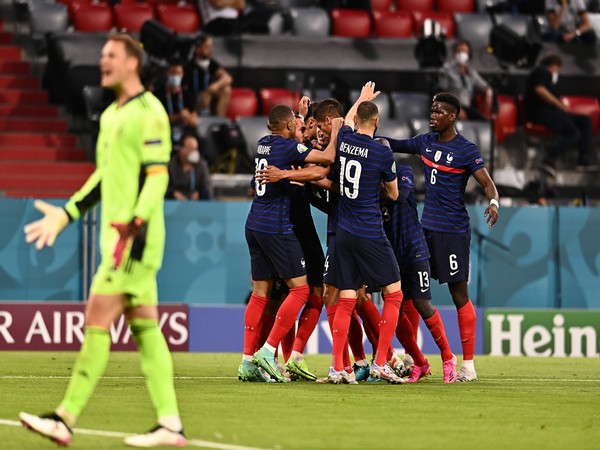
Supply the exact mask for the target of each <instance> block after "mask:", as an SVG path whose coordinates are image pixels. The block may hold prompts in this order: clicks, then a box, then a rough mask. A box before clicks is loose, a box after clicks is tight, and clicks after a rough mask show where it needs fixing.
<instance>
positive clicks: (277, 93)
mask: <svg viewBox="0 0 600 450" xmlns="http://www.w3.org/2000/svg"><path fill="white" fill-rule="evenodd" d="M258 97H259V99H260V108H261V109H260V110H261V114H263V115H265V116H267V115H268V114H269V111H271V108H272V107H273V106H275V105H280V104H281V105H287V106H289V107H290V108H292V109H293V110H294V111H295V110H296V109H298V102H299V101H300V94H299V93H298V92H294V91H290V90H288V89H283V88H263V89H260V90H259V91H258Z"/></svg>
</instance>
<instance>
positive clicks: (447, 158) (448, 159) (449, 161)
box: [446, 152, 454, 165]
mask: <svg viewBox="0 0 600 450" xmlns="http://www.w3.org/2000/svg"><path fill="white" fill-rule="evenodd" d="M453 159H454V156H452V152H450V153H448V154H447V155H446V164H448V165H450V164H451V163H452V160H453Z"/></svg>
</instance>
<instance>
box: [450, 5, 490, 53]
mask: <svg viewBox="0 0 600 450" xmlns="http://www.w3.org/2000/svg"><path fill="white" fill-rule="evenodd" d="M454 23H455V25H456V28H455V31H454V35H455V37H456V38H458V39H464V40H467V41H469V42H470V43H471V45H474V46H475V45H479V46H481V45H484V46H487V45H488V42H489V40H490V31H492V19H490V16H489V15H487V14H485V13H472V14H467V13H458V14H454Z"/></svg>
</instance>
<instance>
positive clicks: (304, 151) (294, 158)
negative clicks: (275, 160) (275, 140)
mask: <svg viewBox="0 0 600 450" xmlns="http://www.w3.org/2000/svg"><path fill="white" fill-rule="evenodd" d="M290 141H291V142H290V143H289V146H288V148H287V151H288V161H289V162H290V164H291V165H293V166H296V165H302V164H304V160H305V159H306V157H307V156H308V154H309V153H310V152H311V149H309V148H308V147H307V146H306V145H304V144H302V143H301V142H297V141H296V140H294V139H290Z"/></svg>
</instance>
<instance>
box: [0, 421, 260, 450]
mask: <svg viewBox="0 0 600 450" xmlns="http://www.w3.org/2000/svg"><path fill="white" fill-rule="evenodd" d="M0 425H6V426H9V427H21V426H22V424H21V422H18V421H16V420H5V419H0ZM73 431H74V432H75V433H76V434H87V435H89V436H101V437H110V438H119V439H123V438H126V437H127V436H133V434H132V433H121V432H118V431H103V430H86V429H84V428H75V429H74V430H73ZM187 445H190V446H192V447H201V448H212V449H218V450H267V449H262V448H258V447H245V446H243V445H232V444H220V443H218V442H211V441H204V440H202V439H188V440H187Z"/></svg>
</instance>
